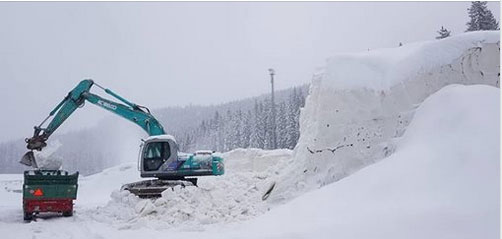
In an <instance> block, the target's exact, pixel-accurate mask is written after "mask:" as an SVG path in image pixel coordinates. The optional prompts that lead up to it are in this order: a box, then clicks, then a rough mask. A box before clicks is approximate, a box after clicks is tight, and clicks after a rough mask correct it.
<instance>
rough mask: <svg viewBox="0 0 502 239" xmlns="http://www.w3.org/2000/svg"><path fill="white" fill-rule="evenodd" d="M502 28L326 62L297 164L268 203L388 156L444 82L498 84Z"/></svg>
mask: <svg viewBox="0 0 502 239" xmlns="http://www.w3.org/2000/svg"><path fill="white" fill-rule="evenodd" d="M499 34H500V33H499V31H485V32H471V33H465V34H461V35H458V36H453V37H448V38H445V39H442V40H434V41H427V42H419V43H413V44H408V45H404V46H402V47H397V48H391V49H379V50H371V51H367V52H361V53H355V54H342V55H337V56H334V57H332V58H330V59H329V60H328V61H327V64H326V66H325V68H324V70H323V71H322V72H320V73H318V74H316V75H315V76H314V79H313V80H312V84H311V88H310V94H309V96H308V97H307V100H306V105H305V107H304V108H303V109H302V112H301V115H300V139H299V142H298V144H297V146H296V148H295V154H294V160H293V161H292V162H291V164H290V165H288V167H287V169H285V170H283V172H282V173H281V175H278V176H277V177H276V178H275V180H276V181H277V182H278V184H277V188H276V190H275V192H274V193H273V194H272V195H271V198H270V199H271V201H282V200H288V199H290V198H293V197H295V196H297V195H300V194H301V193H303V192H305V191H308V190H311V189H315V188H318V187H320V186H323V185H326V184H329V183H332V182H335V181H337V180H340V179H341V178H343V177H345V176H347V175H350V174H351V173H353V172H355V171H357V170H359V169H361V168H363V167H365V166H367V165H369V164H372V163H374V162H376V161H377V160H379V159H382V158H384V157H387V156H389V155H390V154H392V153H393V152H394V150H395V144H394V143H393V141H394V140H393V139H395V138H397V137H400V136H402V134H403V133H404V132H405V130H406V128H407V126H408V125H409V123H410V122H411V120H412V119H413V115H414V113H415V109H416V107H417V106H418V105H419V104H420V103H422V102H423V101H424V99H426V98H427V97H428V96H430V95H431V94H433V93H434V92H436V91H438V90H440V89H441V88H443V87H444V86H447V85H449V84H465V85H471V84H484V85H489V86H494V87H499V86H500V82H499V73H500V59H499V58H500V38H499Z"/></svg>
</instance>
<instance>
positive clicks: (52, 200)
mask: <svg viewBox="0 0 502 239" xmlns="http://www.w3.org/2000/svg"><path fill="white" fill-rule="evenodd" d="M77 188H78V172H76V173H73V174H68V172H67V171H63V170H29V171H25V172H24V184H23V211H24V214H25V220H30V219H31V218H32V215H33V213H40V212H61V213H63V215H65V216H71V215H72V214H73V200H74V199H76V198H77Z"/></svg>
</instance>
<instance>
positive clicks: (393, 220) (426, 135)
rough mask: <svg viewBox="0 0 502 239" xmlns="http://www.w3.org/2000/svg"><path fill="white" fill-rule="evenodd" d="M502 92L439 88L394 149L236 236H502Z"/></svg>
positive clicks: (258, 220)
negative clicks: (501, 171)
mask: <svg viewBox="0 0 502 239" xmlns="http://www.w3.org/2000/svg"><path fill="white" fill-rule="evenodd" d="M499 97H500V90H499V89H497V88H495V87H490V86H482V85H476V86H462V85H453V86H448V87H446V88H444V89H442V90H440V91H439V92H437V93H435V94H434V95H432V96H431V97H429V98H427V99H426V100H425V101H424V102H423V104H422V105H421V106H420V107H419V108H418V109H417V112H416V115H415V117H414V119H413V122H411V124H410V125H409V128H408V129H407V131H406V132H405V133H404V136H403V137H402V139H399V140H398V142H397V149H396V152H395V153H394V154H393V155H391V156H390V157H388V158H386V159H385V160H382V161H380V162H378V163H376V164H374V165H371V166H368V167H366V168H364V169H362V170H360V171H359V172H356V173H354V174H353V175H351V176H350V177H346V178H344V179H342V180H340V181H338V182H336V183H333V184H330V185H327V186H326V187H323V188H321V189H320V190H315V191H312V192H310V193H307V194H304V195H302V196H300V197H298V198H296V199H294V200H292V201H290V202H289V203H287V204H284V205H281V206H279V207H277V208H274V209H273V210H271V211H270V212H269V213H267V214H265V215H263V216H261V217H259V218H256V219H254V220H251V221H249V222H248V223H247V224H246V225H245V226H243V227H241V228H240V229H239V230H238V231H237V232H236V233H235V236H237V235H239V237H241V238H242V236H240V235H244V234H246V237H244V238H333V235H336V237H339V238H354V239H355V238H389V239H392V238H499V226H500V225H499V222H500V221H499V213H500V181H499V180H500V133H499V132H500V98H499ZM280 225H290V226H288V227H286V228H284V227H282V228H281V230H277V228H279V227H280ZM361 229H363V230H361ZM244 232H245V233H244ZM239 233H240V234H239Z"/></svg>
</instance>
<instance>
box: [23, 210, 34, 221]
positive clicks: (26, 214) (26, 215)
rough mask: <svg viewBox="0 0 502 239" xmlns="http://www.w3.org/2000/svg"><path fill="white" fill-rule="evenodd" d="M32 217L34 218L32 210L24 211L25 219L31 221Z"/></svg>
mask: <svg viewBox="0 0 502 239" xmlns="http://www.w3.org/2000/svg"><path fill="white" fill-rule="evenodd" d="M32 219H33V213H31V212H25V213H24V220H25V221H31V220H32Z"/></svg>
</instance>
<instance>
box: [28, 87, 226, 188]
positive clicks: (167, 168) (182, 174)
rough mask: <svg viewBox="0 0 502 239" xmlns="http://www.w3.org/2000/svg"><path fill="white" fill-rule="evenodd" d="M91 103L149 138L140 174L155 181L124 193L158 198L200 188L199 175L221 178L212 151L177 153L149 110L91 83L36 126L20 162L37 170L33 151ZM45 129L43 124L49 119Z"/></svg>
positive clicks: (77, 89) (218, 159)
mask: <svg viewBox="0 0 502 239" xmlns="http://www.w3.org/2000/svg"><path fill="white" fill-rule="evenodd" d="M93 85H95V86H97V87H99V88H101V89H102V90H104V91H105V92H106V93H107V94H109V95H111V96H113V97H114V98H116V99H118V100H119V101H121V102H122V103H123V104H122V103H117V102H114V101H111V100H108V99H105V98H102V97H100V96H98V95H95V94H93V93H91V92H90V89H91V87H92V86H93ZM85 101H88V102H90V103H92V104H95V105H97V106H99V107H101V108H103V109H106V110H108V111H111V112H113V113H115V114H117V115H119V116H121V117H123V118H125V119H128V120H130V121H132V122H133V123H135V124H137V125H138V126H140V127H141V128H142V129H143V130H145V131H146V132H147V133H148V135H149V136H150V137H148V138H147V139H145V140H143V143H142V144H141V149H140V157H139V159H138V160H139V162H138V165H139V171H140V172H141V177H142V178H156V179H152V180H144V181H139V182H134V183H129V184H125V185H123V186H122V190H128V191H130V192H131V193H133V194H135V195H137V196H139V197H159V196H160V194H161V193H162V191H164V190H166V189H168V188H170V187H173V186H176V185H181V186H197V178H195V177H197V176H208V175H222V174H223V173H224V171H225V170H224V164H223V158H221V157H219V156H216V155H214V154H213V153H212V152H211V151H197V152H196V153H194V154H186V153H180V152H178V145H177V143H176V140H175V139H174V137H173V136H170V135H166V134H165V132H164V127H163V126H162V125H161V124H160V122H159V121H158V120H157V119H156V118H155V117H154V116H153V115H152V114H151V113H150V110H149V109H148V108H146V107H144V106H140V105H137V104H134V103H132V102H129V101H128V100H126V99H124V98H122V97H121V96H119V95H117V94H116V93H114V92H113V91H111V90H109V89H105V88H103V87H101V86H100V85H98V84H96V83H94V82H93V81H92V80H83V81H81V82H80V83H79V84H78V85H77V86H76V87H75V88H74V89H73V90H71V91H70V92H69V93H68V95H67V96H66V97H65V98H64V99H63V100H62V101H61V102H60V103H59V104H58V105H57V106H56V107H55V108H54V110H52V111H51V112H50V114H49V116H47V118H45V120H43V121H42V123H41V124H40V125H39V126H35V132H34V134H33V137H31V138H27V139H26V140H25V141H26V143H27V148H28V149H29V150H30V151H28V152H27V153H26V154H25V155H24V156H23V157H22V159H21V163H22V164H25V165H28V166H32V167H35V168H36V167H37V163H36V159H35V156H34V153H33V150H38V151H40V150H42V149H43V148H44V147H45V146H47V143H46V141H47V140H48V139H49V137H50V136H51V134H52V133H54V131H55V130H56V129H57V128H58V127H59V126H60V125H61V124H62V123H63V122H64V121H65V120H66V119H67V118H68V117H69V116H70V115H71V114H72V113H73V112H74V111H75V110H76V109H77V108H79V107H82V106H83V105H84V102H85ZM50 117H53V118H52V121H51V122H49V124H48V125H47V127H46V128H42V125H43V124H44V123H45V122H46V121H47V120H48V119H49V118H50Z"/></svg>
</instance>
